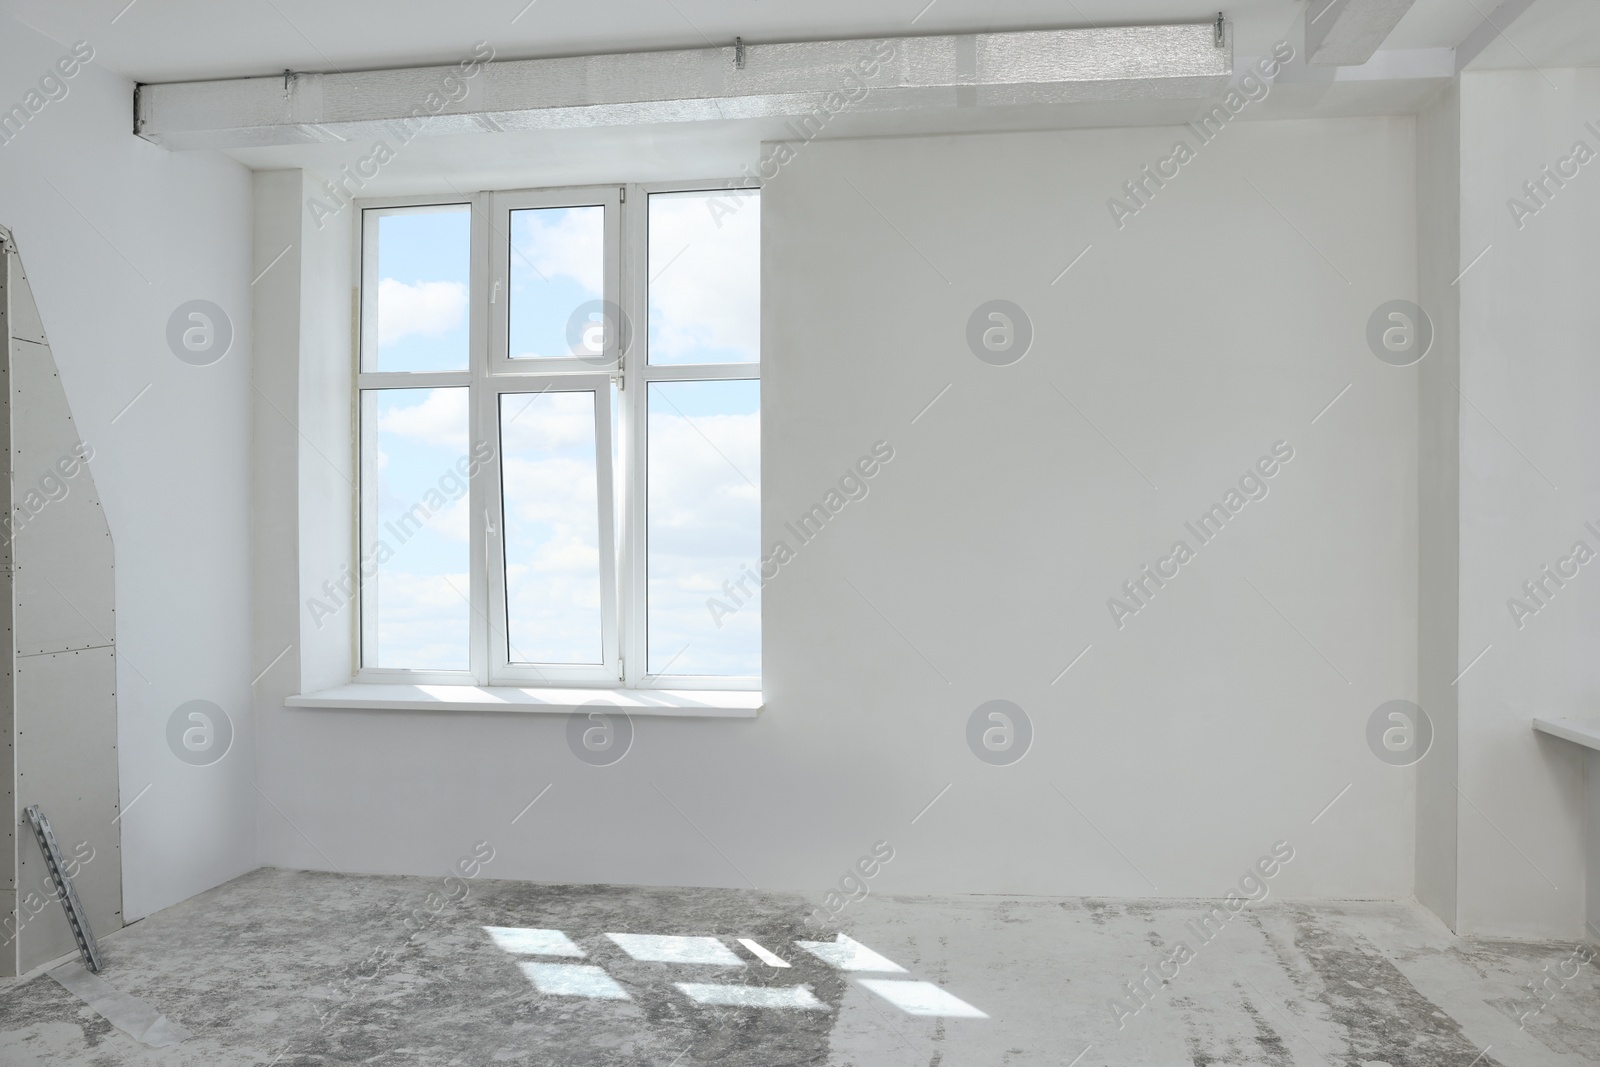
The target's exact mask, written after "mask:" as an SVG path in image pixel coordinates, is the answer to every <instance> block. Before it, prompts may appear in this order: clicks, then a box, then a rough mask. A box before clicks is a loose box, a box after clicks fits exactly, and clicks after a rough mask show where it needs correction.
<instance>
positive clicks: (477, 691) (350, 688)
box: [283, 683, 762, 719]
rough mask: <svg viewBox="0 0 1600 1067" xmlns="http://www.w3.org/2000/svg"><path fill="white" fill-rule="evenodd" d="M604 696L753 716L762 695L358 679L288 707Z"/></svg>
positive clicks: (455, 705) (682, 711) (514, 707)
mask: <svg viewBox="0 0 1600 1067" xmlns="http://www.w3.org/2000/svg"><path fill="white" fill-rule="evenodd" d="M597 702H604V703H607V704H612V705H615V706H616V707H617V708H618V709H620V710H622V711H624V712H626V713H627V714H629V715H666V716H675V717H677V718H694V719H753V718H755V717H756V716H757V715H759V714H760V713H761V707H762V696H761V694H760V693H753V692H749V691H744V690H714V689H695V690H689V689H514V688H512V687H510V686H498V685H377V684H371V683H356V684H351V685H341V686H336V687H334V688H332V689H323V690H321V691H319V692H316V693H302V694H300V695H297V696H291V697H286V698H285V699H284V701H283V706H284V707H286V708H336V709H345V710H361V711H367V710H375V711H513V712H532V713H534V714H547V715H563V714H566V713H568V712H571V711H573V710H575V709H577V708H580V707H583V706H584V705H590V704H595V703H597Z"/></svg>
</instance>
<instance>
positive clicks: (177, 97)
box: [134, 23, 1233, 149]
mask: <svg viewBox="0 0 1600 1067" xmlns="http://www.w3.org/2000/svg"><path fill="white" fill-rule="evenodd" d="M1219 37H1220V38H1221V43H1220V44H1219V43H1218V38H1219ZM492 57H493V50H492V49H491V48H489V47H488V46H487V45H479V46H477V48H476V49H475V50H474V54H473V55H471V56H468V57H466V58H464V59H463V60H462V61H461V62H460V63H458V64H455V65H451V66H440V67H413V68H408V69H403V70H381V71H363V72H355V73H349V74H293V73H289V72H285V73H284V74H282V75H276V76H273V77H269V78H234V79H227V80H223V81H205V82H168V83H161V84H151V85H141V86H139V87H138V89H137V90H136V92H135V97H134V113H135V128H134V132H136V133H137V134H138V135H139V136H141V137H143V138H145V139H146V140H149V141H154V142H155V143H157V144H161V145H165V146H167V147H169V148H175V149H188V148H217V149H226V148H246V147H257V146H264V145H285V144H303V143H307V142H317V141H323V142H326V141H351V140H364V139H389V140H393V139H394V138H396V137H400V138H401V139H402V140H410V138H411V137H412V136H417V135H429V134H459V133H477V132H485V131H490V132H492V131H504V130H530V129H550V128H559V127H582V126H608V125H629V124H646V123H659V122H693V121H701V120H707V119H733V118H761V117H770V116H807V115H814V116H817V117H819V118H821V119H822V120H823V121H826V118H825V116H829V115H832V114H833V113H835V112H838V111H842V110H851V111H858V110H863V111H883V110H904V109H923V110H926V109H942V108H967V107H998V106H1004V105H1009V104H1040V103H1077V102H1085V101H1099V100H1129V99H1138V98H1143V97H1203V96H1206V95H1209V94H1212V93H1215V92H1217V91H1219V90H1221V89H1222V88H1223V87H1224V86H1226V84H1227V83H1228V81H1229V79H1230V78H1231V77H1232V75H1233V41H1232V34H1231V32H1224V33H1221V34H1219V33H1218V32H1217V25H1216V24H1214V23H1199V24H1183V25H1167V26H1122V27H1107V28H1103V29H1071V30H1031V31H1025V32H1015V33H978V34H959V35H949V36H934V37H897V38H884V39H872V40H849V41H821V42H810V43H798V44H743V43H742V42H741V43H740V44H738V45H737V46H735V45H730V46H728V47H726V48H698V49H685V50H680V51H671V52H630V53H622V54H615V55H599V56H581V57H575V58H567V59H522V60H508V61H500V60H494V59H493V58H492Z"/></svg>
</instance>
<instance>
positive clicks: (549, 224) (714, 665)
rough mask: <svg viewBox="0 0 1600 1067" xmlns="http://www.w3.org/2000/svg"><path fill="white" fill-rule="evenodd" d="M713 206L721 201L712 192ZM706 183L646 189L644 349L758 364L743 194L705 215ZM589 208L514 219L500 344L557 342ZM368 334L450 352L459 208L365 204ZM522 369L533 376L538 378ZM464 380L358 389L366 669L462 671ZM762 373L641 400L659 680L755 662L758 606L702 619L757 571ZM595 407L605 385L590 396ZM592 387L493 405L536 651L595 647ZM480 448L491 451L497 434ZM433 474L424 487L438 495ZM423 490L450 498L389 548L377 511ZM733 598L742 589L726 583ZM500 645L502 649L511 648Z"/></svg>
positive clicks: (430, 352)
mask: <svg viewBox="0 0 1600 1067" xmlns="http://www.w3.org/2000/svg"><path fill="white" fill-rule="evenodd" d="M723 196H724V203H726V202H727V201H726V194H723ZM707 200H708V197H707V196H705V195H703V194H690V195H682V194H669V195H665V196H663V195H659V194H658V195H657V196H655V197H652V205H651V208H652V211H651V224H650V255H649V268H650V272H651V277H652V284H651V289H650V302H649V307H650V321H649V323H648V337H649V340H650V349H649V352H650V359H651V362H654V363H677V364H682V363H689V362H706V363H726V362H744V361H755V360H757V359H759V339H760V318H759V309H760V296H759V247H758V244H757V242H758V240H759V233H760V206H759V199H758V198H754V197H746V198H744V199H742V200H741V201H739V202H738V206H737V210H736V211H735V212H733V213H732V214H728V215H724V217H723V218H722V219H721V221H722V226H720V227H719V226H717V225H716V221H717V220H716V219H715V218H714V217H713V216H712V214H711V212H710V211H709V210H708V209H707ZM601 210H602V209H600V208H583V207H578V208H556V209H536V210H529V211H519V212H515V213H513V219H512V225H511V238H512V240H513V242H514V245H515V247H514V250H513V251H512V253H511V256H510V260H511V263H510V265H511V275H510V293H509V297H510V299H509V309H510V310H509V313H508V322H509V331H508V334H509V347H510V351H511V354H512V355H514V356H523V357H537V356H548V355H567V354H570V353H571V346H570V344H569V343H568V324H569V321H570V320H571V319H572V317H573V312H574V311H575V310H576V309H577V308H578V307H579V306H581V305H582V304H584V303H585V302H587V301H590V300H596V299H599V298H600V296H601V295H602V293H601V278H602V270H603V262H602V259H601V251H602V245H603V242H602V236H603V226H602V225H601V222H602V220H601V217H600V212H601ZM379 225H380V230H379V250H378V288H379V292H378V332H379V335H380V336H379V343H378V345H377V352H376V360H375V365H374V366H371V367H369V368H368V369H372V370H385V371H389V370H396V371H399V370H404V371H426V370H455V369H463V368H465V367H466V365H467V306H468V286H469V276H470V275H469V265H470V251H469V242H470V237H469V234H470V217H469V213H468V210H467V209H466V208H465V207H461V208H459V209H454V210H447V211H428V212H413V211H407V212H402V213H395V214H387V215H383V216H380V217H379ZM538 384H542V383H537V384H534V385H533V387H534V388H537V387H538ZM463 394H464V390H447V389H432V390H411V389H407V390H383V391H378V392H372V393H369V394H368V396H367V397H366V398H365V399H364V402H363V412H362V417H363V424H364V426H366V427H367V432H366V438H365V440H366V445H367V449H368V454H367V455H365V456H364V466H365V468H366V470H367V472H368V477H376V478H377V489H378V492H377V513H376V515H367V516H364V518H363V523H364V527H363V533H362V544H363V551H364V552H366V551H370V550H371V548H372V546H373V544H374V541H375V539H376V538H377V537H378V536H383V537H384V539H385V540H387V541H388V542H389V543H390V547H391V548H394V549H395V556H394V558H393V559H392V560H390V561H389V562H388V563H387V564H386V565H384V566H383V567H381V568H380V573H379V575H378V577H377V578H376V579H375V580H373V581H371V582H369V583H368V586H367V593H366V596H367V599H368V605H369V610H375V611H376V619H377V627H376V630H377V636H378V639H377V641H375V642H371V643H370V644H372V645H375V646H376V647H366V646H365V645H364V648H363V656H364V662H365V663H366V664H367V665H369V666H388V667H410V668H416V669H460V670H464V669H466V668H467V666H468V658H467V657H468V649H467V641H468V638H467V632H468V622H469V618H470V616H469V608H468V605H467V603H466V600H465V599H464V597H465V594H466V592H467V588H468V586H467V574H468V540H467V538H468V534H467V510H466V508H467V501H466V496H465V493H464V492H463V493H461V494H460V496H459V497H457V496H454V495H453V492H454V486H455V481H454V478H453V477H452V472H453V470H454V467H455V464H456V462H457V460H459V459H460V458H461V457H462V456H465V455H466V454H467V447H468V442H467V427H466V403H465V398H464V395H463ZM759 398H760V387H759V383H757V382H754V381H739V382H685V383H671V384H660V383H658V384H655V385H653V386H652V387H651V389H650V395H649V397H648V410H649V416H648V418H649V425H648V429H647V431H646V433H647V448H648V451H649V456H650V459H649V471H648V485H649V489H648V492H649V499H650V518H649V539H648V566H647V570H648V574H647V588H648V597H649V614H648V620H647V631H648V635H649V666H650V669H651V670H660V669H662V668H663V667H668V666H670V670H671V672H672V673H674V674H684V673H702V672H703V673H714V674H751V675H756V674H759V673H760V653H761V641H760V611H759V601H758V600H757V601H754V602H750V601H747V602H746V604H745V605H744V606H743V607H742V608H741V610H740V611H739V613H738V614H737V615H735V616H732V617H730V618H726V619H724V620H723V625H722V627H721V628H718V627H716V626H714V625H713V624H712V619H711V615H710V613H709V611H708V610H707V608H706V599H707V598H708V597H711V596H717V597H719V598H723V599H726V595H725V594H724V593H723V592H722V587H723V584H724V582H726V581H728V580H735V581H736V580H737V579H738V578H739V576H740V574H741V572H742V571H743V570H744V568H746V567H749V568H751V569H752V570H753V569H756V568H757V567H758V565H759V554H760V545H759V533H760V529H759V524H760V511H759V491H758V488H757V487H758V486H759V484H760V476H761V472H760V468H761V464H760V399H759ZM606 400H607V402H612V401H614V397H607V398H606ZM593 402H594V398H593V395H592V394H590V393H560V394H557V393H554V392H551V393H547V394H545V395H544V396H541V397H538V398H527V397H518V396H507V397H506V398H504V402H503V407H502V410H503V412H504V415H503V427H502V434H501V437H502V442H503V450H504V452H503V463H504V477H505V516H504V519H505V524H504V529H505V534H506V537H505V544H506V551H507V577H508V603H509V609H510V610H509V616H510V631H509V632H510V635H511V642H512V644H513V646H514V648H515V651H516V653H520V654H521V657H523V658H527V659H530V660H536V661H540V662H569V663H580V662H593V661H594V660H596V659H597V658H598V647H599V638H598V633H599V618H600V616H599V581H598V573H599V546H598V523H597V518H596V512H597V503H596V498H595V475H594V470H595V465H594V449H595V443H594V425H593V418H592V415H591V412H592V410H593ZM502 442H496V443H495V444H496V447H497V448H500V447H502ZM441 483H442V484H443V487H442V488H441ZM430 491H431V492H433V493H434V494H435V495H434V497H433V500H434V502H438V501H440V500H444V501H445V502H446V504H447V506H446V507H445V508H443V509H442V510H441V511H440V512H439V513H438V514H437V515H435V516H434V517H433V519H432V520H431V521H430V522H429V524H428V527H427V529H426V530H425V531H423V532H422V533H419V534H416V535H414V536H412V537H411V538H410V540H408V541H407V542H406V543H405V544H404V545H403V546H402V545H399V544H398V543H397V538H396V537H395V535H394V534H393V532H392V531H391V530H390V529H388V527H387V526H386V524H387V523H391V522H397V521H398V519H399V517H400V516H401V515H402V514H404V513H405V512H406V511H407V510H409V509H410V508H411V507H412V506H413V505H414V504H416V503H418V502H419V501H423V500H426V499H427V498H428V494H429V493H430ZM741 595H742V594H741ZM514 658H515V657H514Z"/></svg>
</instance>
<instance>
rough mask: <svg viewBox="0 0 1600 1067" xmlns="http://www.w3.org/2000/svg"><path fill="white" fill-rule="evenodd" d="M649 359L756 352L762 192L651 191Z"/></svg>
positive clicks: (736, 356) (737, 356)
mask: <svg viewBox="0 0 1600 1067" xmlns="http://www.w3.org/2000/svg"><path fill="white" fill-rule="evenodd" d="M649 260H650V278H649V283H650V362H651V363H655V364H666V363H754V362H756V361H757V360H759V359H760V358H761V194H760V193H759V192H754V191H751V192H732V191H729V190H726V189H722V190H717V191H715V192H696V193H653V194H652V195H651V197H650V254H649Z"/></svg>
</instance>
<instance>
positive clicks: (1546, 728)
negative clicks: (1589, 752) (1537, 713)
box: [1533, 719, 1600, 752]
mask: <svg viewBox="0 0 1600 1067" xmlns="http://www.w3.org/2000/svg"><path fill="white" fill-rule="evenodd" d="M1533 728H1534V729H1535V730H1538V731H1539V732H1540V733H1544V734H1549V735H1550V736H1551V737H1559V738H1561V739H1562V740H1563V741H1571V742H1572V743H1573V744H1575V745H1582V746H1583V747H1584V748H1588V749H1594V750H1595V751H1597V752H1600V720H1597V719H1534V720H1533Z"/></svg>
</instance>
